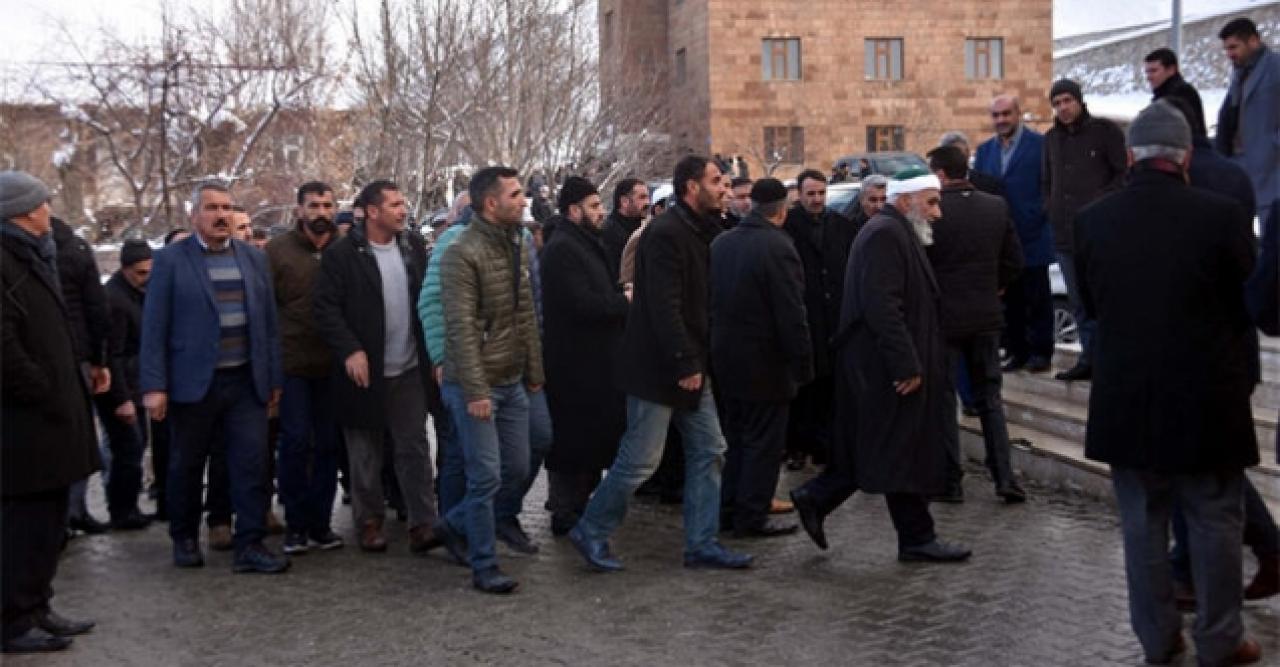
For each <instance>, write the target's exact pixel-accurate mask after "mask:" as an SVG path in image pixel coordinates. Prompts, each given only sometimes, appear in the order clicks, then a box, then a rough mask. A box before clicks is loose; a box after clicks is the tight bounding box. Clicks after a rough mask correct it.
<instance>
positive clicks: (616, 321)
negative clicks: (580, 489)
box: [541, 222, 629, 472]
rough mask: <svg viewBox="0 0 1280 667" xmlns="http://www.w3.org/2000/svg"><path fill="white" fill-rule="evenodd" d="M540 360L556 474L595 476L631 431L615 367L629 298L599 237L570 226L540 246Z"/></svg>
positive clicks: (550, 462) (551, 465) (550, 465)
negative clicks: (543, 337) (542, 338)
mask: <svg viewBox="0 0 1280 667" xmlns="http://www.w3.org/2000/svg"><path fill="white" fill-rule="evenodd" d="M541 264H542V266H541V270H542V285H543V294H544V297H543V302H542V313H543V320H544V321H543V325H544V326H545V327H546V334H547V335H546V341H545V343H544V345H543V350H542V353H543V359H544V364H545V366H546V368H545V370H546V375H547V406H548V408H549V409H550V410H551V423H553V424H555V431H556V437H555V442H554V443H553V444H552V445H551V452H550V453H549V454H548V455H547V469H548V470H552V471H554V472H598V471H600V470H603V469H605V468H607V467H609V465H610V464H611V463H613V457H614V455H615V454H616V453H617V451H618V440H619V439H620V438H621V437H622V433H623V431H625V430H626V427H627V404H626V396H624V395H623V393H622V392H620V391H618V389H617V388H616V386H615V385H614V382H613V378H614V373H613V365H614V363H615V359H616V356H617V353H618V346H619V345H620V344H621V342H622V333H623V331H624V330H625V329H626V323H627V308H628V305H629V304H628V302H627V298H626V297H625V296H623V294H622V291H621V289H620V288H619V287H618V283H617V282H616V281H615V280H614V279H613V277H612V276H611V275H610V273H609V264H608V259H607V257H606V256H605V249H604V244H603V243H602V242H601V240H600V233H599V232H597V231H595V230H592V229H588V228H584V227H582V226H581V225H575V224H573V223H570V222H566V223H565V224H563V225H562V226H561V228H560V231H559V232H557V233H556V237H555V238H554V239H552V240H551V241H549V242H548V243H547V245H545V246H543V248H542V257H541Z"/></svg>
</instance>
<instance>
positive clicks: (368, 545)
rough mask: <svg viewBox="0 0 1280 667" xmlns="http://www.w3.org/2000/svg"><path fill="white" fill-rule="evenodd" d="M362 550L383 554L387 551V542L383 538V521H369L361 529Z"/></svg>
mask: <svg viewBox="0 0 1280 667" xmlns="http://www.w3.org/2000/svg"><path fill="white" fill-rule="evenodd" d="M360 550H361V551H370V552H383V551H386V550H387V540H386V538H384V537H383V536H382V519H369V520H368V521H365V522H364V526H363V527H362V528H361V529H360Z"/></svg>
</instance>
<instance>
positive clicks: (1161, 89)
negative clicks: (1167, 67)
mask: <svg viewBox="0 0 1280 667" xmlns="http://www.w3.org/2000/svg"><path fill="white" fill-rule="evenodd" d="M1181 82H1182V73H1181V72H1174V73H1173V75H1172V76H1170V77H1169V78H1167V79H1165V80H1164V83H1162V84H1160V85H1158V86H1156V89H1155V90H1153V91H1151V94H1152V95H1153V96H1155V97H1160V96H1162V95H1166V94H1168V93H1169V91H1171V90H1173V89H1174V87H1175V86H1177V85H1178V84H1179V83H1181Z"/></svg>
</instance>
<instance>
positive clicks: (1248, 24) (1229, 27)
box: [1218, 16, 1259, 41]
mask: <svg viewBox="0 0 1280 667" xmlns="http://www.w3.org/2000/svg"><path fill="white" fill-rule="evenodd" d="M1258 36H1259V35H1258V26H1257V25H1255V24H1254V22H1253V21H1250V20H1249V19H1247V18H1245V17H1243V16H1242V17H1240V18H1238V19H1233V20H1231V21H1230V22H1228V23H1227V24H1226V25H1224V26H1222V30H1219V31H1218V39H1226V38H1228V37H1239V38H1240V39H1241V40H1242V41H1244V40H1248V39H1249V38H1250V37H1258Z"/></svg>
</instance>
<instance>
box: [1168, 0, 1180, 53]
mask: <svg viewBox="0 0 1280 667" xmlns="http://www.w3.org/2000/svg"><path fill="white" fill-rule="evenodd" d="M1169 48H1170V49H1173V52H1174V53H1175V54H1176V55H1177V56H1178V59H1179V60H1181V59H1182V0H1173V19H1172V20H1171V21H1169Z"/></svg>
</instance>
